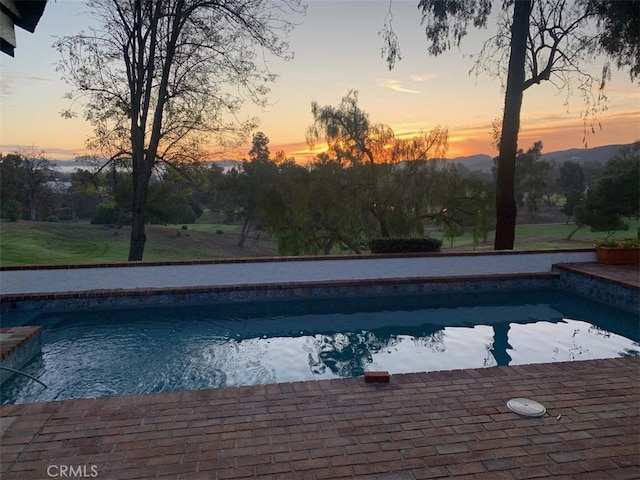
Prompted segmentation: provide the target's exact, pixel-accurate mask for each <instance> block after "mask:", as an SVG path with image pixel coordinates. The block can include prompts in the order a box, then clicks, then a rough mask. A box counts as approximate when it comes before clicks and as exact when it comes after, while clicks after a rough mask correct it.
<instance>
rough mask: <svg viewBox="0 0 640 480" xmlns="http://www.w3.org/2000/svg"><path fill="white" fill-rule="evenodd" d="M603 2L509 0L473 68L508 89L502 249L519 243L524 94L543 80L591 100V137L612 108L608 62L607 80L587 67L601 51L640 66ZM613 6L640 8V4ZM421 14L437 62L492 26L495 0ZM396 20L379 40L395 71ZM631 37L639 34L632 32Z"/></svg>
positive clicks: (433, 6)
mask: <svg viewBox="0 0 640 480" xmlns="http://www.w3.org/2000/svg"><path fill="white" fill-rule="evenodd" d="M605 3H606V2H604V0H560V1H559V0H517V1H516V0H503V1H502V9H501V12H500V13H499V14H498V29H497V33H496V34H495V35H494V36H492V37H491V38H490V39H488V40H487V41H486V42H485V43H484V46H483V48H482V51H481V52H480V54H479V55H478V57H477V60H476V62H475V64H474V68H473V70H475V71H485V72H487V73H489V74H490V75H493V76H496V77H499V78H500V79H501V80H502V82H503V85H504V87H505V101H504V109H503V116H502V122H501V125H500V130H501V131H500V133H499V134H498V147H499V161H498V171H497V179H496V235H495V242H494V248H495V249H496V250H507V249H513V245H514V239H515V224H516V203H515V197H514V195H515V191H514V180H515V159H516V153H517V149H518V148H517V145H518V133H519V129H520V112H521V109H522V101H523V96H524V92H525V91H526V90H527V89H528V88H530V87H533V86H535V85H538V84H540V83H542V82H545V81H549V82H552V83H553V84H554V85H556V87H557V88H558V89H559V90H564V91H565V92H567V93H568V95H570V94H571V93H572V92H573V91H575V90H578V91H579V92H580V93H581V94H582V96H583V99H584V102H585V108H584V111H583V119H584V121H585V123H584V126H585V132H588V131H589V130H594V126H596V125H598V122H597V116H598V113H599V112H600V111H601V110H602V109H603V108H604V105H605V102H606V95H605V94H604V88H605V85H606V83H607V81H608V79H609V75H610V70H609V65H608V63H605V65H604V66H603V68H602V74H601V75H594V74H592V73H591V72H590V70H589V69H587V68H585V66H586V65H589V64H590V63H591V60H592V59H593V58H594V56H595V55H596V54H597V53H599V52H603V53H605V54H607V55H609V56H612V57H614V58H617V61H618V65H619V66H632V77H633V63H634V61H636V60H637V57H634V52H635V51H636V50H633V48H634V47H630V48H631V50H630V52H631V53H629V52H628V51H627V50H625V49H623V48H619V45H613V46H611V44H610V43H609V44H607V43H606V42H605V41H604V40H605V38H606V34H607V31H606V29H607V28H610V27H611V25H612V24H616V23H619V22H620V21H621V19H618V18H615V17H612V16H606V15H605V14H606V8H605V6H604V4H605ZM612 3H614V4H615V3H621V4H622V3H626V4H629V5H632V7H631V8H636V9H637V8H638V1H637V0H634V1H631V2H630V1H627V2H612ZM418 9H419V10H420V11H421V14H422V23H423V25H425V32H426V36H427V39H428V41H429V47H428V51H429V54H430V55H434V56H437V55H440V54H442V53H444V52H445V51H447V50H449V49H450V48H451V47H452V46H453V45H455V46H459V45H460V43H461V40H462V38H463V37H464V36H465V35H466V34H467V30H468V29H469V27H470V25H473V27H476V28H481V27H486V25H487V20H488V18H489V15H490V14H491V10H492V1H491V0H448V1H446V2H445V1H441V0H420V1H419V3H418ZM636 15H637V13H636ZM390 19H391V16H390V15H389V17H388V20H387V22H385V26H384V29H383V30H382V32H381V34H382V35H383V38H384V42H385V45H384V47H383V56H384V57H385V58H386V61H387V65H388V67H389V68H390V69H391V68H393V66H394V64H395V61H396V60H398V59H401V58H402V57H401V53H400V48H399V45H398V38H397V36H396V34H395V32H394V31H393V29H392V26H391V21H390ZM598 27H599V28H600V29H598ZM625 31H626V30H625ZM629 31H630V32H632V33H633V29H632V28H631V29H630V30H629ZM636 31H637V30H636ZM632 33H631V34H629V35H628V36H626V37H622V38H619V39H618V40H619V42H620V44H622V45H629V46H633V45H634V43H633V42H634V38H635V37H633V35H632ZM613 43H615V42H613ZM607 46H610V47H611V48H610V49H608V48H607ZM616 55H617V57H616ZM636 63H637V62H636ZM585 141H586V140H585Z"/></svg>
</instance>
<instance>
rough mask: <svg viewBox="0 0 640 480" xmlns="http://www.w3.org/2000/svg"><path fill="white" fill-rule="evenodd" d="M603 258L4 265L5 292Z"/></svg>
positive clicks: (551, 255)
mask: <svg viewBox="0 0 640 480" xmlns="http://www.w3.org/2000/svg"><path fill="white" fill-rule="evenodd" d="M595 259H596V254H595V251H594V250H593V249H588V250H553V251H535V252H518V251H509V252H483V253H481V254H477V253H463V254H455V255H451V254H425V255H413V256H408V255H397V256H392V255H389V256H381V255H378V256H375V255H359V256H351V257H349V256H341V257H317V258H316V257H288V258H280V257H276V258H266V259H265V258H260V259H240V260H218V261H211V262H204V261H199V262H172V263H165V264H163V263H139V264H136V263H133V264H132V263H120V264H105V265H96V266H91V265H62V266H60V265H48V266H42V267H37V266H36V267H31V266H25V267H3V268H0V294H1V295H3V296H10V295H28V294H56V293H68V292H99V291H111V292H115V291H119V290H120V291H121V290H128V291H133V290H142V291H145V290H154V289H171V288H194V287H209V288H213V287H221V286H237V285H243V286H253V285H266V284H283V283H309V282H328V281H333V282H335V281H358V280H389V279H397V278H417V277H429V278H451V277H462V276H474V275H475V276H478V275H488V276H491V275H510V274H538V273H548V272H551V267H552V266H553V265H554V264H557V263H568V262H571V263H576V262H595Z"/></svg>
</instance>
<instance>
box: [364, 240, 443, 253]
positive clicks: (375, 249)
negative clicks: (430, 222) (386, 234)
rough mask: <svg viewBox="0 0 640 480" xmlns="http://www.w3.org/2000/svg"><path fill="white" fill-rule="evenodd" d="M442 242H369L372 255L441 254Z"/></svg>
mask: <svg viewBox="0 0 640 480" xmlns="http://www.w3.org/2000/svg"><path fill="white" fill-rule="evenodd" d="M441 247H442V240H439V239H437V238H373V239H371V241H370V242H369V248H370V249H371V253H424V252H439V251H440V248H441Z"/></svg>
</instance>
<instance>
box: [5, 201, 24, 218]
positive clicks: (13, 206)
mask: <svg viewBox="0 0 640 480" xmlns="http://www.w3.org/2000/svg"><path fill="white" fill-rule="evenodd" d="M22 210H23V209H22V204H21V203H20V202H19V201H17V200H9V201H7V202H6V204H5V205H4V207H3V209H2V216H3V217H5V218H6V219H7V220H9V221H10V222H17V221H18V220H20V217H21V216H22Z"/></svg>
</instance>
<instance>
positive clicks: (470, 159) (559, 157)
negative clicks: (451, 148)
mask: <svg viewBox="0 0 640 480" xmlns="http://www.w3.org/2000/svg"><path fill="white" fill-rule="evenodd" d="M627 145H628V144H613V145H602V146H600V147H592V148H569V149H567V150H557V151H554V152H549V153H543V154H542V156H541V158H543V159H546V160H555V161H556V162H557V163H564V162H566V161H568V160H571V161H573V162H577V163H580V164H582V163H585V162H590V161H597V162H602V163H605V162H607V161H608V160H609V159H610V158H611V157H613V156H614V155H616V154H617V153H618V151H619V150H620V148H622V147H626V146H627ZM496 156H497V155H496ZM493 158H494V157H492V156H490V155H487V154H484V153H479V154H476V155H469V156H466V157H456V158H452V159H450V161H452V162H456V164H459V165H463V166H464V167H466V168H468V169H469V170H480V171H482V172H491V169H492V168H493Z"/></svg>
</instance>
